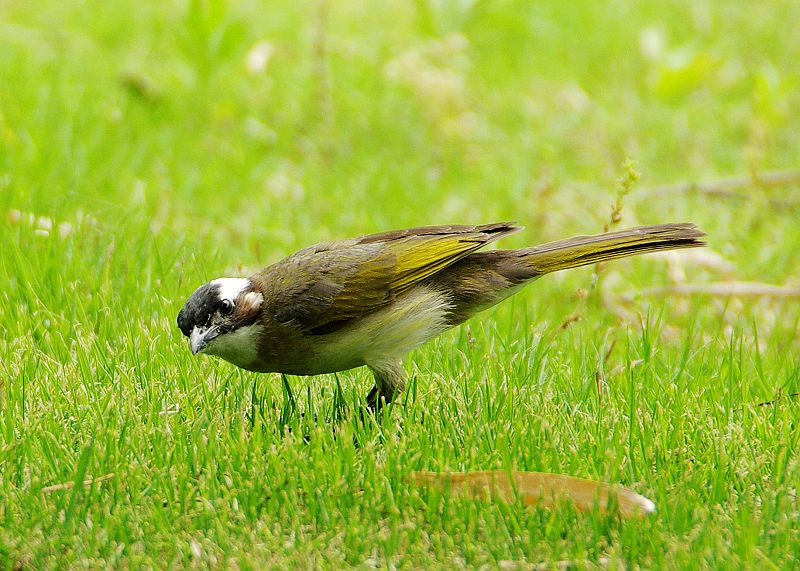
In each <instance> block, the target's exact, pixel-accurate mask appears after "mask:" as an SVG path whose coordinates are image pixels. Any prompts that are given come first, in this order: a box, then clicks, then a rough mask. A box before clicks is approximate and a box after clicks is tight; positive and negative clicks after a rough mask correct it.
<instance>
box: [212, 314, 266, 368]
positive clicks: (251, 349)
mask: <svg viewBox="0 0 800 571" xmlns="http://www.w3.org/2000/svg"><path fill="white" fill-rule="evenodd" d="M262 329H263V328H262V326H261V325H259V324H257V323H254V324H252V325H245V326H244V327H240V328H238V329H236V330H234V331H231V332H230V333H225V334H224V335H220V336H219V337H217V338H216V339H214V340H213V341H212V342H211V343H209V344H208V346H207V347H206V348H205V349H204V350H203V353H207V354H209V355H215V356H217V357H220V358H222V359H225V360H226V361H228V362H229V363H233V364H234V365H236V366H237V367H242V368H243V369H248V370H253V366H254V365H255V363H256V361H258V343H259V340H260V338H261V330H262Z"/></svg>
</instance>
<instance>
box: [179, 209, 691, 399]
mask: <svg viewBox="0 0 800 571" xmlns="http://www.w3.org/2000/svg"><path fill="white" fill-rule="evenodd" d="M521 229H522V228H521V227H520V226H516V225H515V224H514V223H511V222H501V223H497V224H485V225H480V226H428V227H420V228H410V229H407V230H395V231H390V232H383V233H379V234H370V235H368V236H363V237H360V238H352V239H349V240H339V241H334V242H324V243H321V244H317V245H315V246H310V247H308V248H305V249H303V250H300V251H299V252H297V253H295V254H292V255H291V256H289V257H287V258H285V259H283V260H281V261H279V262H277V263H275V264H273V265H271V266H269V267H267V268H265V269H263V270H261V271H259V272H257V273H255V274H253V275H252V276H250V277H249V278H219V279H215V280H213V281H211V282H209V283H207V284H205V285H202V286H200V287H199V288H198V289H197V290H196V291H195V292H194V293H193V294H192V295H191V297H189V300H188V301H187V302H186V304H185V305H184V306H183V309H181V311H180V313H179V314H178V327H180V329H181V332H182V333H183V334H184V335H185V336H186V337H188V338H189V345H190V347H191V350H192V353H194V354H195V355H196V354H197V353H207V354H209V355H215V356H217V357H221V358H223V359H225V360H226V361H229V362H231V363H233V364H234V365H236V366H238V367H242V368H243V369H247V370H250V371H256V372H261V373H268V372H278V373H286V374H292V375H317V374H322V373H333V372H337V371H343V370H347V369H352V368H355V367H360V366H362V365H366V366H367V367H369V368H370V369H371V370H372V373H373V375H374V378H375V386H374V387H373V388H372V390H371V391H370V393H369V394H368V395H367V406H368V407H369V408H370V409H372V410H377V409H379V408H380V407H381V406H382V405H384V404H386V403H390V402H392V400H393V399H394V398H395V396H397V395H398V394H399V393H400V392H401V391H402V390H403V387H404V385H405V380H406V373H405V370H404V369H403V365H402V359H403V356H404V355H405V354H406V353H408V352H409V351H411V350H412V349H415V348H416V347H419V346H420V345H422V344H423V343H425V342H426V341H428V340H429V339H431V338H433V337H436V336H437V335H439V334H441V333H443V332H445V331H447V330H448V329H450V328H451V327H454V326H455V325H458V324H459V323H462V322H464V321H466V320H467V319H469V318H470V317H472V316H473V315H475V314H476V313H478V312H480V311H483V310H484V309H488V308H489V307H492V306H493V305H495V304H497V303H499V302H501V301H503V300H504V299H506V298H507V297H509V296H511V295H513V294H515V293H516V292H518V291H519V290H520V289H521V288H522V287H524V286H525V285H526V284H528V283H530V282H532V281H534V280H535V279H537V278H538V277H539V276H541V275H543V274H547V273H549V272H554V271H558V270H564V269H567V268H574V267H577V266H584V265H587V264H594V263H596V262H602V261H606V260H611V259H615V258H622V257H625V256H632V255H636V254H643V253H646V252H654V251H657V250H673V249H678V248H693V247H698V246H704V245H705V242H704V241H703V236H705V234H704V233H703V232H701V231H700V230H698V229H697V228H696V227H695V226H694V225H693V224H661V225H657V226H642V227H638V228H630V229H628V230H622V231H618V232H608V233H605V234H599V235H595V236H576V237H574V238H569V239H567V240H561V241H558V242H550V243H548V244H544V245H542V246H536V247H532V248H522V249H518V250H493V251H487V252H478V251H477V250H479V249H480V248H482V247H483V246H485V245H487V244H489V243H491V242H494V241H495V240H497V239H499V238H502V237H503V236H508V235H509V234H512V233H514V232H517V231H519V230H521Z"/></svg>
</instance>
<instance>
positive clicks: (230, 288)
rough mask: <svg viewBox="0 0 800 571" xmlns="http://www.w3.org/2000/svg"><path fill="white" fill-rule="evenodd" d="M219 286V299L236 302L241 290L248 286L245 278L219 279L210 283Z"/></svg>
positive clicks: (248, 283)
mask: <svg viewBox="0 0 800 571" xmlns="http://www.w3.org/2000/svg"><path fill="white" fill-rule="evenodd" d="M211 283H212V284H215V285H217V286H219V298H220V299H229V300H231V301H234V300H236V298H237V297H239V294H240V293H242V290H243V289H245V288H246V287H248V286H249V285H250V280H249V279H247V278H219V279H216V280H214V281H212V282H211Z"/></svg>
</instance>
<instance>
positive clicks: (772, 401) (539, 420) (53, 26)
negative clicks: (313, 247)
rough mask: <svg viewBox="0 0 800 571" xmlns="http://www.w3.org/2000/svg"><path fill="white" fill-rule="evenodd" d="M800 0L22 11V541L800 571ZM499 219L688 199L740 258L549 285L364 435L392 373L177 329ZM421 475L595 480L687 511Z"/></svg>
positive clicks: (489, 325)
mask: <svg viewBox="0 0 800 571" xmlns="http://www.w3.org/2000/svg"><path fill="white" fill-rule="evenodd" d="M798 21H800V3H798V2H796V1H795V0H773V1H769V2H762V3H749V2H712V1H710V0H699V1H696V2H663V3H625V2H616V3H610V4H608V3H597V2H589V1H580V2H572V3H570V2H542V3H530V2H525V1H518V0H487V1H480V0H473V1H470V0H467V1H459V2H457V1H432V0H418V1H416V2H391V3H374V4H366V3H362V2H353V1H348V0H344V1H339V2H329V1H326V0H315V1H313V2H312V1H310V2H274V3H262V2H255V1H253V0H249V1H243V2H225V1H223V0H205V1H203V0H190V1H184V2H179V1H168V2H133V1H127V0H125V1H117V2H69V1H68V2H56V1H53V0H30V1H26V2H13V1H5V2H0V243H1V244H2V248H1V249H0V296H1V297H0V567H3V568H9V569H42V568H65V567H68V568H101V569H102V568H108V567H120V568H139V567H145V568H165V567H173V568H183V567H198V568H234V569H235V568H245V569H248V568H270V567H274V568H311V567H322V568H342V567H357V568H369V567H378V568H386V567H392V568H394V567H397V568H453V567H468V568H477V567H485V568H497V567H500V568H504V569H531V568H532V569H549V568H595V567H604V568H605V567H607V568H615V569H621V568H635V567H645V568H681V569H692V568H722V569H741V568H747V567H750V568H762V569H770V568H775V569H778V568H780V569H785V568H793V567H797V566H798V564H800V563H798V559H797V554H798V553H800V523H799V522H800V519H799V518H800V500H798V485H799V484H800V452H798V451H799V450H800V430H798V421H800V401H799V400H798V398H796V396H795V395H796V393H798V392H800V304H798V299H800V273H798V249H797V244H798V243H800V224H798V220H800V175H798V171H797V170H796V169H798V168H800V153H799V152H798V151H800V143H798V141H799V139H798V133H800V71H798V70H799V68H798V66H797V62H798V61H800V35H799V34H798V33H797V22H798ZM635 173H639V174H641V176H640V177H638V179H637V177H636V176H635ZM627 191H630V192H628V193H627V194H626V192H627ZM614 205H616V206H614ZM500 220H515V221H517V222H518V223H519V224H521V225H523V226H525V227H526V229H525V230H524V231H522V232H520V233H518V234H515V235H514V236H512V237H510V238H508V239H506V240H504V241H503V242H502V243H501V244H500V245H501V246H503V247H522V246H529V245H534V244H537V243H541V242H545V241H548V240H555V239H560V238H565V237H569V236H572V235H575V234H588V233H597V232H602V231H603V229H604V228H606V227H613V228H624V227H628V226H634V225H637V224H655V223H660V222H679V221H690V222H694V223H696V224H698V225H699V226H700V227H701V228H702V229H703V230H705V231H706V232H707V233H708V242H709V247H708V248H707V249H704V250H696V251H691V252H684V253H680V254H658V255H650V256H646V257H641V258H635V259H627V260H622V261H615V262H612V263H608V264H606V265H604V266H602V267H589V268H583V269H577V270H571V271H569V272H564V273H561V274H555V275H550V276H546V277H544V278H542V279H541V280H540V281H538V282H537V283H536V284H534V285H532V286H530V287H528V288H527V289H525V290H524V291H523V292H521V293H520V294H518V295H516V296H515V297H514V298H512V299H510V300H508V301H506V302H505V303H504V304H502V305H500V306H498V307H496V308H494V309H491V310H489V311H487V312H485V313H483V314H481V315H479V316H478V317H476V318H474V319H472V320H471V321H469V322H468V323H467V324H465V325H463V326H461V327H460V328H456V329H455V330H453V331H452V332H451V333H448V334H445V335H443V336H441V337H440V338H437V339H436V340H434V341H432V342H430V343H429V344H427V345H425V346H423V347H422V348H420V349H419V350H417V351H415V352H414V353H413V354H411V355H410V357H409V359H408V360H407V364H406V365H407V369H408V371H409V373H410V375H411V378H412V380H411V382H410V386H409V387H408V390H407V391H406V393H405V394H404V395H403V397H402V398H401V399H400V400H399V401H398V403H397V404H396V406H393V407H391V409H390V410H389V411H388V412H386V413H385V414H383V415H382V416H380V417H378V418H376V419H375V420H374V421H372V420H368V421H367V422H366V423H362V422H361V420H360V419H361V414H360V412H359V411H360V406H361V403H362V402H363V400H364V397H365V395H366V393H367V391H368V389H369V388H370V387H371V386H372V379H371V377H370V375H369V374H368V371H365V370H354V371H347V372H343V373H340V374H338V375H323V376H319V377H311V378H305V377H291V376H290V377H286V378H285V379H282V378H281V377H280V376H279V375H258V374H254V373H249V372H245V371H242V370H240V369H237V368H235V367H233V366H232V365H229V364H227V363H225V362H222V361H219V360H215V359H213V358H210V357H205V356H199V357H193V356H192V354H191V352H190V351H189V348H188V346H187V342H186V340H185V338H183V337H182V336H181V334H180V331H179V330H178V328H177V326H176V325H175V316H176V315H177V312H178V310H179V309H180V308H181V306H182V304H183V302H184V301H185V300H186V298H187V297H188V296H189V295H190V294H191V293H192V291H193V290H194V289H195V288H196V287H197V286H199V285H200V284H202V283H204V282H206V281H208V280H210V279H213V278H216V277H219V276H223V275H227V276H238V275H247V273H248V272H250V271H253V270H255V269H259V268H261V267H263V266H265V265H267V264H269V263H271V262H274V261H277V260H279V259H280V258H282V257H283V256H285V255H288V254H290V253H292V252H294V251H295V250H297V249H299V248H301V247H304V246H307V245H309V244H312V243H315V242H320V241H324V240H329V239H333V238H343V237H349V236H357V235H360V234H365V233H369V232H376V231H380V230H385V229H391V228H401V227H404V226H416V225H424V224H443V223H469V224H477V223H486V222H495V221H500ZM414 470H432V471H467V470H506V471H511V470H536V471H544V472H555V473H560V474H569V475H573V476H579V477H583V478H589V479H593V480H598V481H604V482H609V483H615V484H620V485H624V486H628V487H630V488H632V489H634V490H636V491H637V492H639V493H640V494H642V495H644V496H646V497H648V498H650V499H651V500H653V501H654V502H655V504H656V506H657V511H656V512H655V513H654V514H652V515H651V516H649V517H646V518H643V519H625V518H622V517H620V516H619V515H618V514H614V513H613V510H612V513H610V514H603V513H600V512H599V511H597V510H595V511H590V512H586V513H579V512H577V511H576V510H575V509H574V508H573V507H571V506H570V505H563V506H561V507H560V508H558V509H553V510H550V509H537V508H531V507H525V506H523V505H522V501H521V500H520V501H517V502H503V501H499V500H496V499H495V500H492V499H489V498H482V499H469V498H458V497H454V496H453V495H451V494H450V493H448V492H446V491H445V492H440V491H435V490H430V489H426V488H423V487H417V486H412V485H411V484H409V482H408V475H409V473H410V472H411V471H414Z"/></svg>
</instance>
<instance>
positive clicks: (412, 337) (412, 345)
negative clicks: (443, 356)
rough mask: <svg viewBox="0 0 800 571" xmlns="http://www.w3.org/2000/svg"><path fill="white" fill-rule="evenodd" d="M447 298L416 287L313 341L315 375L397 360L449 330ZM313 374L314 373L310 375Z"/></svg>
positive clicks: (448, 304)
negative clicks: (391, 301) (386, 304)
mask: <svg viewBox="0 0 800 571" xmlns="http://www.w3.org/2000/svg"><path fill="white" fill-rule="evenodd" d="M449 310H450V302H449V299H448V297H447V296H446V295H445V294H443V293H441V292H438V291H434V290H432V289H429V288H427V287H423V286H418V287H416V288H414V289H412V290H411V291H409V292H406V293H404V294H402V295H401V296H399V297H398V298H397V299H396V300H395V301H394V302H393V303H392V304H391V305H389V306H388V307H385V308H383V309H381V310H378V311H376V312H374V313H371V314H369V315H366V316H364V317H362V318H360V319H358V320H356V321H355V322H354V323H352V324H350V325H348V326H347V327H345V328H343V329H340V330H339V331H336V332H335V333H328V334H326V335H321V336H319V337H318V338H317V339H315V340H314V341H312V345H311V347H312V350H313V355H314V357H313V363H309V364H310V365H312V368H313V369H315V370H316V372H334V371H342V370H345V369H352V368H354V367H359V366H361V365H369V364H374V363H381V362H387V361H396V360H398V359H400V358H402V357H403V355H405V354H406V353H408V352H409V351H411V350H413V349H416V348H417V347H419V346H420V345H422V344H423V343H425V342H426V341H427V340H429V339H431V338H433V337H436V336H437V335H439V334H440V333H443V332H444V331H446V330H447V329H449V328H450V324H449V322H448V320H447V315H448V312H449ZM312 374H313V373H312Z"/></svg>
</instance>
